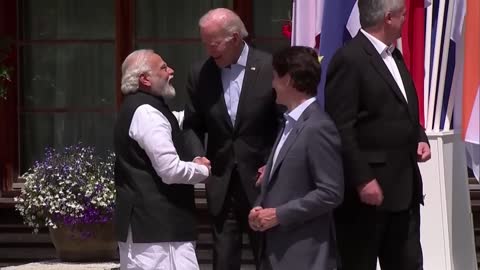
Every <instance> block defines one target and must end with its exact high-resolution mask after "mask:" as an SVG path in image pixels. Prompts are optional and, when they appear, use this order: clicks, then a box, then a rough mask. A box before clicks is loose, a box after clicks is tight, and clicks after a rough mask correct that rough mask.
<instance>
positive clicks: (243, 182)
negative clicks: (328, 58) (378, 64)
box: [183, 8, 279, 270]
mask: <svg viewBox="0 0 480 270" xmlns="http://www.w3.org/2000/svg"><path fill="white" fill-rule="evenodd" d="M199 26H200V36H201V39H202V43H203V45H204V46H205V48H206V50H207V53H208V55H209V56H210V58H208V59H207V60H206V61H205V62H203V63H200V64H199V65H196V66H194V67H193V69H192V71H191V73H190V75H189V78H188V85H187V91H188V94H189V96H190V101H191V104H190V105H191V106H187V108H186V109H185V120H184V124H183V127H184V129H192V130H194V131H195V133H196V134H197V136H198V137H199V138H201V139H202V140H203V139H204V135H205V134H207V138H208V139H207V140H208V141H207V147H206V150H207V153H206V155H207V156H208V159H210V160H211V162H212V176H211V177H210V178H209V180H208V181H207V182H206V190H207V200H208V208H209V212H210V215H211V218H212V222H213V237H214V263H213V264H214V269H219V270H224V269H225V270H226V269H228V270H235V269H240V264H241V250H242V233H243V232H247V233H248V235H249V240H250V243H251V245H252V248H253V251H254V255H255V256H256V255H257V250H258V249H257V247H258V237H257V234H256V233H254V232H253V231H252V230H250V229H249V227H248V220H247V217H248V213H249V211H250V209H251V207H252V204H253V202H254V201H255V199H256V197H257V195H258V189H257V188H256V179H257V178H256V175H257V172H258V170H259V168H261V167H262V166H264V165H265V163H266V159H267V157H268V154H269V153H270V149H271V147H272V145H273V142H274V140H275V136H276V133H277V131H278V116H279V114H278V113H277V108H276V105H275V94H274V91H273V89H272V69H271V56H269V55H267V54H265V53H262V52H260V51H257V50H255V49H253V48H251V47H249V46H248V45H247V44H246V43H245V42H244V40H243V39H244V38H245V37H246V36H247V34H248V33H247V31H246V29H245V26H244V24H243V22H242V21H241V20H240V18H239V17H238V16H237V15H236V14H235V13H234V12H233V11H231V10H228V9H223V8H220V9H214V10H211V11H209V12H208V13H207V14H205V15H204V16H203V17H202V18H201V19H200V21H199Z"/></svg>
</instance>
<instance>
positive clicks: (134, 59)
mask: <svg viewBox="0 0 480 270" xmlns="http://www.w3.org/2000/svg"><path fill="white" fill-rule="evenodd" d="M152 54H154V52H153V50H147V49H142V50H136V51H134V52H132V53H131V54H129V55H128V56H127V58H125V60H124V61H123V64H122V86H121V89H122V93H123V94H125V95H126V94H130V93H134V92H136V91H137V90H138V87H139V82H138V79H139V78H140V75H142V74H145V73H147V74H149V73H150V72H151V70H152V67H151V66H150V65H149V63H148V58H149V56H150V55H152Z"/></svg>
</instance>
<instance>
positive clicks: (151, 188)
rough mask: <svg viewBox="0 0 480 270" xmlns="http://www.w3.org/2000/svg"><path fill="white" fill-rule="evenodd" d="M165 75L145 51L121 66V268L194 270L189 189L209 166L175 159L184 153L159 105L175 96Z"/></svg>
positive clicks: (200, 160)
mask: <svg viewBox="0 0 480 270" xmlns="http://www.w3.org/2000/svg"><path fill="white" fill-rule="evenodd" d="M172 78H173V69H171V68H170V67H168V65H167V63H165V61H164V60H163V59H162V58H161V57H160V56H159V55H158V54H156V53H154V52H153V51H151V50H137V51H134V52H133V53H131V54H130V55H129V56H127V58H126V59H125V61H124V62H123V64H122V93H123V94H124V99H123V103H122V106H121V108H120V110H119V112H118V116H117V120H116V123H115V134H114V147H115V154H116V162H115V188H116V201H115V202H116V209H115V229H116V237H117V240H118V245H119V251H120V267H121V269H171V270H190V269H199V266H198V262H197V258H196V255H195V242H194V241H195V240H196V236H197V235H196V220H195V213H194V211H195V203H194V190H193V185H194V184H196V183H199V182H201V181H203V180H204V179H206V178H207V177H208V176H209V174H210V161H209V160H208V159H206V158H204V157H196V158H195V159H193V161H192V162H186V161H182V158H183V155H185V152H186V150H188V149H185V145H184V141H183V138H182V134H181V131H180V128H179V125H178V122H177V119H176V118H175V116H174V115H173V114H172V112H171V111H170V110H169V108H168V106H167V104H166V103H165V101H164V98H168V97H173V96H174V95H175V89H174V88H173V86H172V85H171V79H172ZM190 144H191V145H194V144H192V143H191V142H190ZM198 144H200V142H198Z"/></svg>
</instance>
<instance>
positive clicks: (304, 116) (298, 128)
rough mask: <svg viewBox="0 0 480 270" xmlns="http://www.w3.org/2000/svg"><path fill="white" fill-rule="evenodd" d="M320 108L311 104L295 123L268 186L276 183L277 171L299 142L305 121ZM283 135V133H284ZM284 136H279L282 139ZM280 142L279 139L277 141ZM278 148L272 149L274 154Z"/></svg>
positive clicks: (274, 166)
mask: <svg viewBox="0 0 480 270" xmlns="http://www.w3.org/2000/svg"><path fill="white" fill-rule="evenodd" d="M316 106H318V104H317V103H316V102H313V103H312V104H310V105H309V106H308V107H307V108H306V109H305V111H304V112H303V113H302V115H301V116H300V118H299V119H298V121H297V123H295V126H294V127H293V129H292V131H290V134H289V135H288V138H287V139H286V140H285V142H284V143H283V145H282V149H280V152H278V156H277V159H276V160H275V164H273V169H272V170H271V175H269V178H267V179H268V185H271V184H272V183H273V182H275V181H274V180H275V178H274V176H275V174H276V173H277V170H278V169H279V167H280V165H281V164H282V162H283V160H284V159H285V156H286V155H287V153H288V151H289V150H290V148H291V147H292V145H293V144H294V143H295V141H296V140H297V137H298V135H299V134H300V132H301V131H302V129H303V127H304V126H305V121H306V120H307V119H308V117H309V116H310V114H311V112H312V110H315V107H316ZM282 133H283V131H282ZM281 136H282V134H280V135H279V137H281ZM277 140H279V139H277ZM277 144H278V142H277ZM275 149H276V147H275V148H274V149H272V152H274V151H275ZM272 159H273V158H272Z"/></svg>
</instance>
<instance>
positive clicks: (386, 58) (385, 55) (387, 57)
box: [360, 29, 408, 102]
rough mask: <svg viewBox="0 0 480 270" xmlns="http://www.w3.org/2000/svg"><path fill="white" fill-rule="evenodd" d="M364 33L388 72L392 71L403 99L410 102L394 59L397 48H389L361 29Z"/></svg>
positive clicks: (391, 46)
mask: <svg viewBox="0 0 480 270" xmlns="http://www.w3.org/2000/svg"><path fill="white" fill-rule="evenodd" d="M360 31H362V33H363V34H364V35H365V36H366V37H367V38H368V40H370V42H371V43H372V44H373V46H374V47H375V49H376V50H377V52H378V54H380V56H381V57H382V59H383V62H384V63H385V65H387V68H388V70H389V71H390V74H392V77H393V79H394V80H395V82H396V83H397V85H398V88H400V91H401V92H402V94H403V97H404V98H405V101H406V102H408V99H407V94H406V93H405V86H404V85H403V80H402V76H401V75H400V71H399V70H398V67H397V64H396V63H395V59H393V57H392V52H393V50H395V47H394V46H393V45H390V46H387V45H385V43H383V42H382V41H380V40H379V39H377V38H376V37H374V36H372V35H370V34H369V33H368V32H367V31H365V30H363V29H360Z"/></svg>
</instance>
